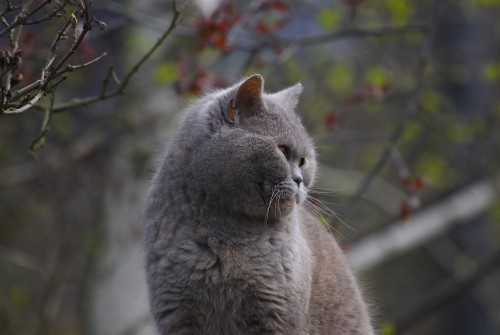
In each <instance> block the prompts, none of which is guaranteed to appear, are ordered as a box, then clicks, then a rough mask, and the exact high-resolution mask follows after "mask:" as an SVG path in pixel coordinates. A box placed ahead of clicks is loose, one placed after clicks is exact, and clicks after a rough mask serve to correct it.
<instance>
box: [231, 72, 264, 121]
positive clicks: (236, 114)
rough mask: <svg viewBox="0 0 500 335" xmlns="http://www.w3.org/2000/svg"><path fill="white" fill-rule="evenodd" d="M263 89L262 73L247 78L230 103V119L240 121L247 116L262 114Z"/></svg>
mask: <svg viewBox="0 0 500 335" xmlns="http://www.w3.org/2000/svg"><path fill="white" fill-rule="evenodd" d="M263 90H264V78H262V76H261V75H260V74H254V75H253V76H251V77H250V78H248V79H247V80H245V81H244V82H243V83H242V84H241V85H240V86H239V87H238V90H237V92H236V96H235V97H234V99H231V101H230V103H229V106H228V110H227V113H226V115H227V119H228V121H229V122H231V123H240V122H242V121H244V119H246V118H249V117H253V116H259V115H262V113H263V111H264V101H263V99H262V92H263Z"/></svg>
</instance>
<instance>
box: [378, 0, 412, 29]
mask: <svg viewBox="0 0 500 335" xmlns="http://www.w3.org/2000/svg"><path fill="white" fill-rule="evenodd" d="M385 4H386V6H387V9H388V10H389V13H390V15H391V20H392V22H393V23H395V24H406V23H408V22H409V21H410V19H411V17H412V16H413V11H414V9H413V5H412V3H411V2H409V1H408V0H385Z"/></svg>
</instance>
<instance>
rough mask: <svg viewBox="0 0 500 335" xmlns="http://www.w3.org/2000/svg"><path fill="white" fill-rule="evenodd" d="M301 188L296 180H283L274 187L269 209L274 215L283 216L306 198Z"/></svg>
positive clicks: (268, 204)
mask: <svg viewBox="0 0 500 335" xmlns="http://www.w3.org/2000/svg"><path fill="white" fill-rule="evenodd" d="M304 198H305V196H303V195H302V192H301V190H300V189H299V187H298V186H297V184H296V183H295V182H289V181H283V182H280V183H278V184H276V185H274V187H273V188H272V192H271V198H270V200H269V202H268V203H267V206H268V208H267V211H268V214H269V212H272V213H271V214H272V215H273V216H278V217H283V216H286V215H287V214H289V213H290V212H291V211H292V210H293V209H294V208H295V206H297V205H298V204H300V203H301V202H302V201H303V200H304Z"/></svg>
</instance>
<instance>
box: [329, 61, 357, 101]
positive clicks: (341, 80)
mask: <svg viewBox="0 0 500 335" xmlns="http://www.w3.org/2000/svg"><path fill="white" fill-rule="evenodd" d="M326 71H327V72H326V84H327V85H328V87H330V88H331V89H332V90H333V91H336V92H339V93H346V92H348V91H350V90H351V89H352V88H353V85H354V79H353V74H352V68H351V65H350V64H349V63H347V62H337V63H334V64H333V65H332V66H330V67H329V68H328V69H327V70H326Z"/></svg>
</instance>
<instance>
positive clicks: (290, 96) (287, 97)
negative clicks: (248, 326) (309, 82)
mask: <svg viewBox="0 0 500 335" xmlns="http://www.w3.org/2000/svg"><path fill="white" fill-rule="evenodd" d="M302 90H303V87H302V84H301V83H297V84H295V85H293V86H291V87H288V88H285V89H284V90H281V91H279V92H276V93H274V94H273V96H274V97H275V99H277V100H279V101H280V102H281V105H282V106H283V107H285V108H286V109H287V110H295V107H297V104H298V102H299V98H300V95H301V94H302Z"/></svg>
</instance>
